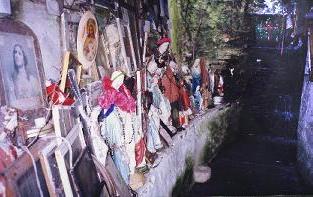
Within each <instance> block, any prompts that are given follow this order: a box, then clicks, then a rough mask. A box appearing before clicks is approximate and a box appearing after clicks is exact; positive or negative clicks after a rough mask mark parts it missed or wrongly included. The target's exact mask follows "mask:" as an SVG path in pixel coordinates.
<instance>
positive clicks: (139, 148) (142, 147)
mask: <svg viewBox="0 0 313 197" xmlns="http://www.w3.org/2000/svg"><path fill="white" fill-rule="evenodd" d="M145 152H146V144H145V141H144V139H143V138H141V139H140V140H139V142H138V143H137V144H136V146H135V160H136V166H138V165H139V164H141V163H142V161H143V159H144V157H145Z"/></svg>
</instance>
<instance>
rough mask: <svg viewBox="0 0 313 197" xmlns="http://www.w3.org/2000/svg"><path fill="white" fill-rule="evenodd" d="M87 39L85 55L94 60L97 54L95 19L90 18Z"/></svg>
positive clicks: (89, 59)
mask: <svg viewBox="0 0 313 197" xmlns="http://www.w3.org/2000/svg"><path fill="white" fill-rule="evenodd" d="M86 32H87V34H86V39H85V42H84V48H83V50H84V56H85V58H86V59H87V60H88V61H92V60H94V58H95V56H96V50H97V43H96V35H95V34H96V22H95V21H94V20H93V19H88V21H87V25H86Z"/></svg>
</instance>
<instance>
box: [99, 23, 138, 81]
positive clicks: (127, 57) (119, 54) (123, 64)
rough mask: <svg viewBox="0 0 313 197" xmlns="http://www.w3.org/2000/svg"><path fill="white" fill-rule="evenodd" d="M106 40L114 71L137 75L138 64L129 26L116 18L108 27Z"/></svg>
mask: <svg viewBox="0 0 313 197" xmlns="http://www.w3.org/2000/svg"><path fill="white" fill-rule="evenodd" d="M104 40H105V41H107V43H108V44H107V46H108V50H109V52H110V56H109V57H110V61H111V64H112V66H113V69H114V70H121V71H123V72H125V73H126V74H127V75H128V76H131V75H135V72H134V71H135V70H136V69H137V64H136V61H134V60H135V53H134V48H133V42H132V40H131V32H130V29H129V26H128V24H127V23H125V22H123V21H122V20H120V19H119V18H116V20H115V21H114V22H112V23H111V24H109V25H107V26H106V29H105V37H104Z"/></svg>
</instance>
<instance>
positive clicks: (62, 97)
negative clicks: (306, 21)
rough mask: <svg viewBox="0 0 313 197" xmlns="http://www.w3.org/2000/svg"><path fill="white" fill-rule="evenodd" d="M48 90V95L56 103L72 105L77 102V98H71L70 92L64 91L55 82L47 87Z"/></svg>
mask: <svg viewBox="0 0 313 197" xmlns="http://www.w3.org/2000/svg"><path fill="white" fill-rule="evenodd" d="M46 91H47V95H48V97H49V98H50V100H52V102H53V104H55V105H59V104H62V105H72V104H73V103H74V102H75V100H74V99H72V98H70V97H69V95H68V94H65V93H63V92H62V91H61V89H60V88H59V86H57V84H55V83H53V84H51V85H50V86H48V87H46Z"/></svg>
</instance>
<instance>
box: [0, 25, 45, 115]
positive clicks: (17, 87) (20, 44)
mask: <svg viewBox="0 0 313 197" xmlns="http://www.w3.org/2000/svg"><path fill="white" fill-rule="evenodd" d="M0 78H1V80H0V89H1V90H2V91H3V92H4V95H2V99H1V100H2V101H4V102H1V104H2V103H5V104H6V105H8V106H10V107H14V108H17V109H20V110H32V109H38V108H40V107H44V106H45V101H44V94H45V91H44V88H45V87H44V85H43V83H44V77H43V68H42V62H41V55H40V49H39V46H38V42H37V40H36V37H35V35H34V34H33V33H32V31H31V30H30V29H29V28H28V27H27V26H26V25H24V24H22V23H19V22H13V21H8V20H0Z"/></svg>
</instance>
